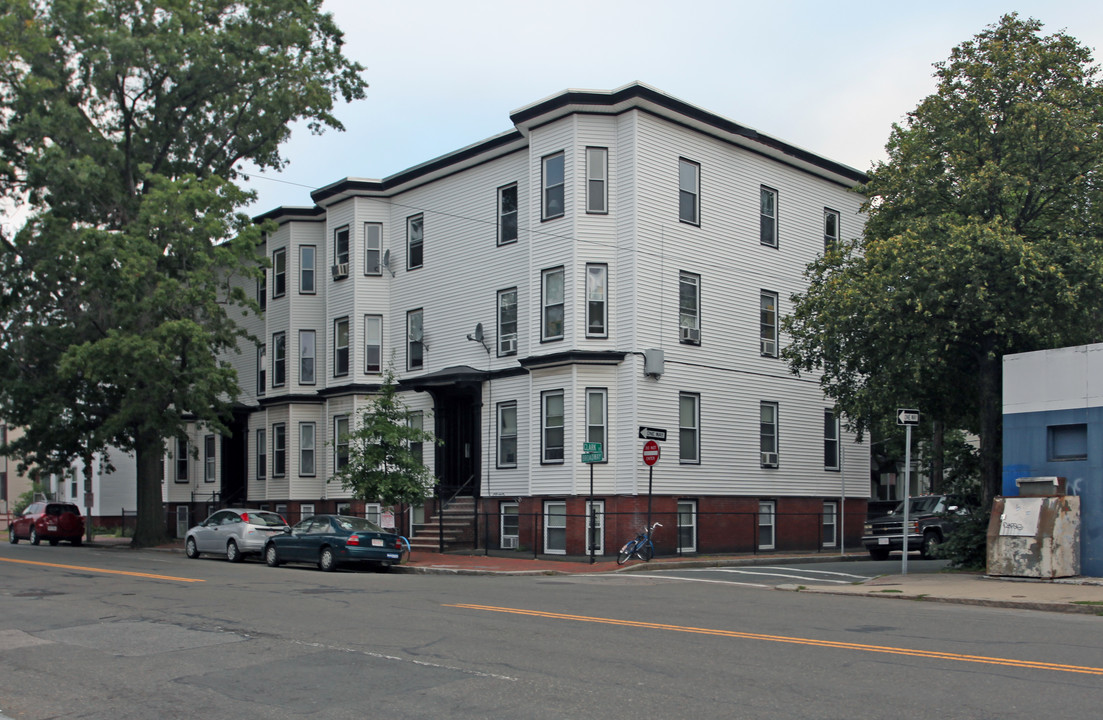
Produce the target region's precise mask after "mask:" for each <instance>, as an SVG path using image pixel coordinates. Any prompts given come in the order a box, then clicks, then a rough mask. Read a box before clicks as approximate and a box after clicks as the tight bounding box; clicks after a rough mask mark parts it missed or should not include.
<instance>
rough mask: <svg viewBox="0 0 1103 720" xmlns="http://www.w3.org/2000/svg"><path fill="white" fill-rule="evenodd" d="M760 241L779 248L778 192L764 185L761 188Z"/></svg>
mask: <svg viewBox="0 0 1103 720" xmlns="http://www.w3.org/2000/svg"><path fill="white" fill-rule="evenodd" d="M759 205H760V207H759V230H758V241H759V242H760V243H762V244H763V245H767V246H769V247H777V190H774V189H772V188H768V187H766V186H765V185H763V186H762V187H761V188H759Z"/></svg>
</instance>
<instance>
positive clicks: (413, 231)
mask: <svg viewBox="0 0 1103 720" xmlns="http://www.w3.org/2000/svg"><path fill="white" fill-rule="evenodd" d="M424 261H425V216H424V215H414V216H412V217H408V218H406V269H407V270H416V269H417V268H419V267H421V266H422V264H423V263H424Z"/></svg>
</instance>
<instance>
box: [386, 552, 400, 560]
mask: <svg viewBox="0 0 1103 720" xmlns="http://www.w3.org/2000/svg"><path fill="white" fill-rule="evenodd" d="M387 559H388V560H397V559H398V553H387Z"/></svg>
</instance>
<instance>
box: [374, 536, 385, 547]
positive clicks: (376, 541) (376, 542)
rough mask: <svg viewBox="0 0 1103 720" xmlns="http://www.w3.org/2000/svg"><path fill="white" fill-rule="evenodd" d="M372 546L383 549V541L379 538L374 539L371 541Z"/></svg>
mask: <svg viewBox="0 0 1103 720" xmlns="http://www.w3.org/2000/svg"><path fill="white" fill-rule="evenodd" d="M371 546H372V547H383V541H382V540H380V539H379V538H372V539H371Z"/></svg>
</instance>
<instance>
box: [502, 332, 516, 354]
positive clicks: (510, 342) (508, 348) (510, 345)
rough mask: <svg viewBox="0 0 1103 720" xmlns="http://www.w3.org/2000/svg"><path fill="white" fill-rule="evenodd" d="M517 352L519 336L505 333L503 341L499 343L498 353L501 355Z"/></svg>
mask: <svg viewBox="0 0 1103 720" xmlns="http://www.w3.org/2000/svg"><path fill="white" fill-rule="evenodd" d="M515 352H517V336H516V335H503V336H502V338H501V342H499V343H498V353H499V354H501V355H512V354H513V353H515Z"/></svg>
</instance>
